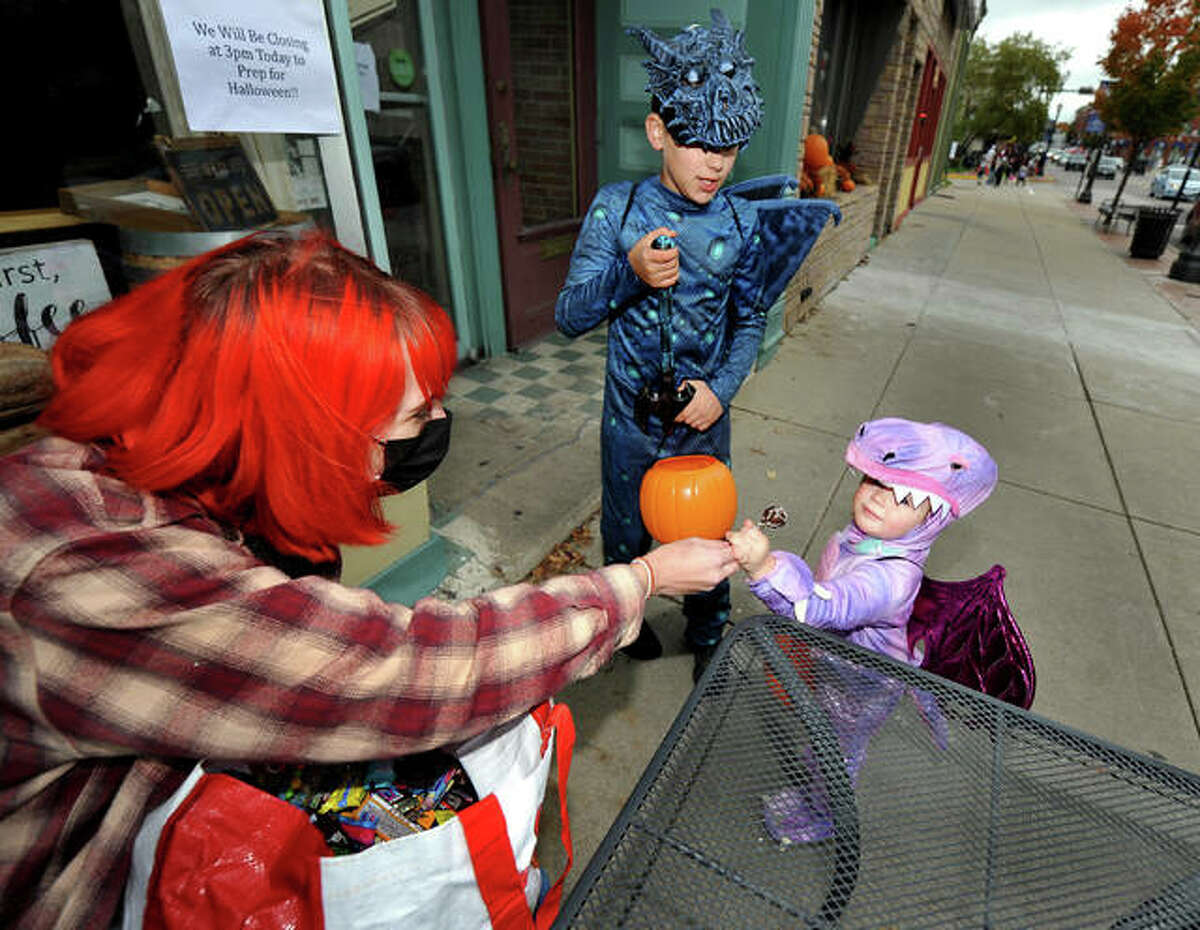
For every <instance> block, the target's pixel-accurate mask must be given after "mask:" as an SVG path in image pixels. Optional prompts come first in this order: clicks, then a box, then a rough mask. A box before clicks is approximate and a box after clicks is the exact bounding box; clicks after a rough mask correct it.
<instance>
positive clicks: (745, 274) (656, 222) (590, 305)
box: [555, 10, 841, 650]
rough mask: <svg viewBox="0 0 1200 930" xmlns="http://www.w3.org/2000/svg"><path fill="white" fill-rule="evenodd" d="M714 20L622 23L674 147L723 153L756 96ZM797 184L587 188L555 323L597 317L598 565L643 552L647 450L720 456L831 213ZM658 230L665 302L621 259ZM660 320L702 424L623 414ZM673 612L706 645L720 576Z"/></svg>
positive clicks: (714, 628) (652, 373) (654, 379)
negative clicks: (768, 339) (706, 408)
mask: <svg viewBox="0 0 1200 930" xmlns="http://www.w3.org/2000/svg"><path fill="white" fill-rule="evenodd" d="M712 20H713V25H712V28H711V29H704V28H702V27H699V26H691V27H689V28H688V29H686V30H684V32H682V33H680V35H678V36H676V37H675V39H673V40H672V41H671V42H664V41H663V40H661V39H659V38H658V37H657V36H656V35H655V34H654V33H653V32H650V31H649V30H647V29H644V28H639V29H635V30H630V31H631V33H633V34H635V35H637V36H638V37H639V38H640V39H641V40H642V43H643V44H644V45H645V47H646V49H647V51H648V52H649V53H650V55H651V60H650V61H648V62H646V63H645V64H646V68H647V70H648V71H649V73H650V79H651V80H650V84H649V86H648V87H647V90H649V91H650V92H651V93H652V94H653V95H654V97H655V98H656V99H657V101H658V104H659V106H660V108H661V114H662V116H663V119H664V122H666V124H667V128H668V130H669V131H670V133H671V135H672V137H673V138H674V139H675V141H676V143H677V144H679V145H685V146H686V145H702V146H707V147H710V148H716V149H723V148H728V147H730V146H733V145H745V143H746V142H747V141H748V140H749V137H750V135H751V134H753V132H754V130H755V129H757V128H758V125H759V122H760V121H761V117H760V114H761V105H762V104H761V99H760V98H759V96H758V87H757V85H755V84H754V82H753V79H752V78H751V77H750V66H751V65H752V64H753V59H751V58H748V57H747V56H746V54H745V51H744V49H743V48H742V34H741V33H740V32H736V33H735V32H734V31H733V30H732V28H731V27H730V25H729V22H728V20H727V19H726V18H725V16H724V14H722V13H721V11H719V10H713V11H712ZM797 187H798V185H797V182H796V180H795V179H794V178H790V177H787V176H783V175H779V176H773V177H766V178H760V179H757V180H753V181H747V182H745V183H743V184H738V185H734V186H731V187H729V188H726V189H725V190H724V191H721V192H719V193H718V194H717V195H716V196H715V197H714V198H713V199H712V200H711V201H710V202H709V203H707V204H697V203H694V202H693V201H691V200H689V199H688V198H686V197H683V196H681V195H679V194H677V193H675V192H673V191H671V190H670V189H669V188H667V187H665V186H664V185H663V184H662V182H661V181H660V180H659V179H658V178H657V177H651V178H646V179H644V180H641V181H637V182H630V181H622V182H618V183H615V184H607V185H605V186H604V187H602V188H601V189H600V191H599V192H598V193H597V194H596V198H595V200H594V201H593V202H592V205H591V207H590V208H589V210H588V214H587V217H586V218H585V220H584V223H583V226H582V228H581V230H580V233H579V238H578V240H577V241H576V243H575V250H574V253H573V254H572V256H571V264H570V269H569V271H568V273H567V280H566V283H565V284H564V286H563V289H562V291H561V293H560V294H559V297H558V303H557V305H556V307H555V321H556V322H557V324H558V328H559V329H560V330H561V331H562V332H563V333H565V334H566V335H568V336H578V335H581V334H582V333H585V332H587V331H588V330H590V329H593V328H594V327H596V326H598V325H600V324H601V323H604V322H607V323H608V364H607V371H606V377H605V385H604V413H603V417H604V419H603V424H602V426H601V434H600V435H601V478H602V510H601V523H600V529H601V534H602V536H603V541H604V560H605V563H606V564H608V563H611V562H628V561H629V560H630V559H632V558H634V557H635V556H638V555H641V554H643V553H644V552H646V551H647V550H648V549H649V547H650V536H649V534H648V533H647V531H646V528H645V526H644V524H643V523H642V518H641V511H640V507H639V502H638V494H639V490H640V488H641V482H642V476H643V475H644V474H645V472H646V471H647V469H649V467H650V466H651V465H652V464H653V463H654V462H655V460H656V459H659V458H664V457H667V456H673V455H689V454H706V455H712V456H714V457H716V458H718V459H720V460H721V461H722V462H724V463H725V464H726V465H730V464H731V463H730V425H729V424H730V414H729V405H730V402H731V401H732V400H733V396H734V395H735V394H736V393H737V390H738V388H739V387H741V384H742V381H743V380H745V378H746V376H747V375H748V374H749V373H750V369H751V367H752V366H753V364H754V360H755V358H756V356H757V353H758V349H759V345H760V343H761V341H762V335H763V329H764V326H765V324H766V316H767V311H768V310H769V309H770V308H771V305H772V304H773V303H774V302H775V300H776V299H777V298H778V297H779V295H780V294H781V293H782V292H783V289H784V287H785V286H786V285H787V282H788V280H789V279H790V278H791V277H792V275H793V274H794V273H795V271H796V269H798V268H799V267H800V264H801V263H802V262H803V261H804V258H805V257H806V256H807V255H808V252H809V250H810V249H811V248H812V246H813V244H814V243H815V242H816V240H817V237H818V236H819V235H820V233H821V230H822V229H823V228H824V227H825V223H826V222H827V220H828V219H829V217H830V216H831V215H832V216H833V217H834V219H835V222H836V221H839V220H840V218H841V214H840V213H839V212H838V210H837V207H836V206H834V204H832V203H830V202H828V201H821V200H799V199H796V197H795V191H796V189H797ZM660 226H666V227H668V228H669V229H671V230H673V231H675V232H676V233H677V236H676V238H675V240H674V243H673V245H674V246H675V247H676V248H678V250H679V280H678V282H677V283H676V284H675V286H674V287H673V289H672V291H673V294H672V295H671V296H669V297H667V296H665V295H664V294H663V293H662V292H661V291H659V290H656V289H654V288H651V287H650V286H649V285H647V284H646V283H645V282H643V281H642V280H641V279H640V278H639V277H638V276H637V275H636V274H635V273H634V271H633V268H632V267H631V266H630V264H629V259H628V253H629V251H630V249H632V248H633V246H634V244H635V243H637V242H638V240H639V239H641V238H642V237H643V236H645V235H646V234H647V233H649V232H651V231H652V230H654V229H657V228H658V227H660ZM668 311H669V312H668ZM664 329H665V332H666V338H667V340H668V344H669V346H670V349H671V352H672V353H673V361H674V366H675V376H676V377H675V380H676V383H679V382H682V381H684V380H688V379H695V380H700V381H704V382H706V383H707V384H708V386H709V388H711V389H712V391H713V393H714V394H715V395H716V396H717V399H718V400H719V401H720V402H721V406H722V407H723V408H724V412H723V413H722V415H721V417H720V418H719V419H718V420H717V421H716V423H714V424H713V425H712V426H711V427H709V428H708V429H707V430H705V431H703V432H698V431H696V430H693V429H691V428H690V427H687V426H684V425H682V424H676V425H675V427H674V428H673V429H672V430H671V431H670V432H669V434H667V435H664V432H665V430H664V424H663V423H662V422H661V420H660V419H659V418H658V417H657V416H653V415H651V416H650V418H649V421H648V423H647V426H646V429H645V431H643V430H642V429H640V428H639V427H638V425H637V423H636V421H635V419H634V399H635V397H636V396H637V394H638V391H639V390H641V389H642V388H643V387H645V386H648V385H655V384H657V383H658V379H659V375H660V373H661V371H662V364H663V357H662V353H661V351H660V347H661V345H662V339H663V333H664ZM683 610H684V615H685V616H686V617H687V629H686V631H685V634H684V637H685V640H686V642H687V645H688V646H689V647H690V648H692V649H693V650H695V649H697V648H698V647H702V646H710V645H712V644H714V643H716V642H717V641H718V640H719V639H720V638H721V633H722V629H723V627H724V624H725V622H726V620H727V619H728V617H729V583H728V582H722V583H721V584H720V585H718V586H717V587H716V588H714V589H712V590H711V591H708V592H705V593H704V594H696V595H691V596H689V597H685V598H684V607H683Z"/></svg>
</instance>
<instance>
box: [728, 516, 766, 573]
mask: <svg viewBox="0 0 1200 930" xmlns="http://www.w3.org/2000/svg"><path fill="white" fill-rule="evenodd" d="M725 538H726V539H727V540H729V546H730V548H731V549H733V557H734V558H735V559H737V561H738V564H739V565H740V566H741V567H742V569H743V570H744V571H745V572H746V574H747V575H749V576H750V580H751V581H757V580H758V579H759V578H761V577H763V575H769V574H770V573H771V572H772V571H773V570H774V568H775V557H774V556H772V555H771V542H770V540H768V539H767V534H766V533H764V532H763V531H762V530H760V529H759V528H758V527H757V526H756V525H755V524H754V521H752V520H746V521H745V522H743V523H742V528H741V529H740V530H730V531H729V532H728V533H726V534H725Z"/></svg>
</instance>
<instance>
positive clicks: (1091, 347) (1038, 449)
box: [431, 181, 1200, 881]
mask: <svg viewBox="0 0 1200 930" xmlns="http://www.w3.org/2000/svg"><path fill="white" fill-rule="evenodd" d="M1160 264H1161V263H1160ZM1165 270H1166V266H1165V265H1164V266H1163V267H1162V268H1161V269H1157V268H1150V267H1149V265H1148V264H1146V263H1139V262H1136V261H1134V260H1131V259H1128V258H1127V257H1124V256H1122V255H1121V254H1120V252H1119V250H1117V249H1115V248H1114V247H1113V243H1112V242H1111V241H1110V240H1107V239H1106V238H1105V237H1103V236H1101V235H1098V234H1097V232H1096V231H1094V230H1093V228H1092V226H1091V216H1090V215H1086V216H1085V215H1083V214H1081V213H1079V212H1078V211H1077V210H1075V209H1073V208H1072V206H1071V205H1070V202H1069V199H1068V198H1067V197H1066V195H1065V191H1064V189H1062V188H1061V187H1060V186H1058V185H1050V184H1046V185H1038V186H1036V187H1033V186H1030V187H1026V188H1019V187H1007V188H1003V189H999V190H997V189H995V188H991V187H986V186H985V187H980V186H977V185H976V184H975V183H974V182H973V181H970V182H956V183H953V184H952V185H951V186H949V187H947V188H945V189H943V191H942V192H940V193H939V194H936V195H934V196H932V197H930V198H928V199H927V200H926V201H925V202H924V203H923V204H922V205H920V206H919V207H918V208H917V209H916V210H914V211H913V212H912V213H910V214H909V216H908V217H907V218H906V219H905V221H904V223H903V226H902V227H901V228H900V229H899V230H898V231H897V232H896V233H894V234H893V235H891V236H890V237H888V238H887V239H885V240H884V241H883V243H882V244H881V245H880V246H879V247H878V248H877V249H876V250H875V251H874V252H872V253H871V254H870V256H869V262H868V263H866V264H864V265H861V266H860V267H858V268H857V269H856V270H855V271H853V272H852V273H851V274H850V275H849V276H848V277H847V278H846V279H845V280H843V281H842V282H841V284H840V285H839V286H838V287H837V288H836V289H835V290H834V291H833V292H832V293H830V294H829V295H827V296H826V297H825V298H824V299H823V300H822V302H821V305H820V308H819V310H818V312H817V313H816V314H815V315H814V316H813V317H811V318H810V319H809V320H807V321H806V322H804V323H803V324H802V325H800V326H799V327H797V329H796V330H795V331H794V332H793V333H792V334H791V335H790V336H788V337H787V338H785V340H784V341H783V343H782V346H781V348H780V350H779V352H778V354H777V355H776V357H775V359H774V360H773V362H772V363H771V364H770V365H769V366H768V367H767V368H766V369H765V370H764V371H761V372H758V373H756V374H755V375H754V376H753V377H752V378H751V379H750V380H749V381H748V382H747V383H746V385H745V386H744V387H743V388H742V390H741V392H740V393H739V394H738V395H737V398H736V399H735V402H734V431H733V433H734V452H733V461H734V474H735V477H736V479H737V483H738V490H739V499H740V501H741V509H742V512H743V514H744V515H745V516H751V517H757V515H758V514H759V513H760V511H761V510H762V508H763V507H764V506H765V505H766V504H768V503H774V502H778V503H781V504H783V506H784V507H785V508H786V509H787V511H788V513H789V515H790V520H789V523H788V525H787V526H786V527H784V528H783V529H781V530H777V531H775V533H774V539H775V542H776V544H777V545H778V546H779V547H780V548H787V549H792V550H794V551H797V552H800V553H802V554H803V555H804V556H805V557H807V558H808V559H809V560H810V562H811V561H813V560H814V559H815V557H816V556H817V555H819V553H820V550H821V548H822V546H823V545H824V542H825V540H826V539H827V538H828V536H829V534H830V533H831V532H833V531H834V530H836V529H838V528H840V527H841V526H843V525H844V524H845V523H846V522H847V520H848V514H849V501H850V496H851V494H852V491H853V488H854V485H855V483H856V479H855V477H854V476H852V475H850V474H849V473H848V471H847V469H846V468H845V466H844V465H843V463H842V452H843V450H844V448H845V444H846V440H847V438H848V436H849V435H850V434H851V432H852V431H853V430H854V429H855V427H856V426H857V425H858V424H859V423H860V422H861V421H863V420H866V419H870V418H873V417H878V416H889V415H895V416H905V417H909V418H911V419H917V420H941V421H944V422H947V423H950V424H953V425H955V426H957V427H959V428H961V429H963V430H965V431H966V432H968V433H970V434H971V435H973V436H975V437H976V438H978V439H979V440H980V441H982V442H983V443H984V444H985V445H986V446H987V447H988V449H989V450H990V451H991V453H992V455H993V456H994V457H995V459H996V460H997V462H998V463H999V468H1000V484H999V486H998V488H997V490H996V492H995V494H994V495H993V496H992V498H991V499H990V500H989V501H988V502H987V503H986V504H984V505H983V506H982V507H981V508H980V509H979V510H978V511H976V512H975V513H973V514H971V515H970V516H969V517H968V518H967V519H965V520H964V521H963V522H962V523H961V524H957V525H954V526H951V527H950V528H949V529H948V530H947V531H946V532H945V533H944V534H943V535H942V538H941V539H940V540H939V542H938V544H937V545H936V546H935V548H934V550H933V552H932V555H931V557H930V560H929V563H928V565H927V566H926V569H927V573H928V574H929V575H931V576H933V577H937V578H943V579H960V578H966V577H970V576H974V575H977V574H979V573H981V572H983V571H985V570H986V569H987V568H989V567H990V566H991V565H992V564H994V563H997V562H999V563H1001V564H1003V565H1004V566H1005V567H1006V568H1007V569H1008V572H1009V574H1008V581H1007V584H1006V590H1007V594H1008V597H1009V601H1010V603H1011V605H1012V608H1013V611H1014V613H1015V615H1016V617H1017V619H1018V622H1019V623H1020V625H1021V628H1022V629H1023V630H1024V632H1025V634H1026V637H1027V638H1028V640H1029V644H1030V647H1031V649H1032V652H1033V656H1034V661H1035V663H1036V666H1037V674H1038V689H1037V696H1036V700H1035V702H1034V706H1033V709H1034V711H1035V712H1036V713H1039V714H1041V715H1043V716H1046V717H1049V718H1051V719H1053V720H1057V721H1060V722H1063V723H1065V724H1067V725H1069V726H1071V727H1075V728H1077V729H1080V730H1083V731H1085V732H1088V733H1092V734H1094V735H1096V736H1099V737H1101V738H1103V739H1106V740H1109V741H1112V742H1114V743H1117V744H1119V745H1122V746H1125V747H1128V748H1130V749H1134V750H1137V751H1140V752H1144V753H1150V754H1152V755H1154V756H1156V757H1158V758H1163V759H1166V760H1167V761H1169V762H1171V763H1173V764H1175V765H1179V766H1181V767H1183V768H1187V769H1190V770H1193V771H1197V770H1200V730H1198V725H1197V708H1196V700H1197V698H1198V697H1200V623H1197V619H1198V615H1200V467H1198V465H1197V463H1198V462H1200V431H1198V430H1197V426H1198V424H1200V338H1198V337H1200V334H1198V332H1197V321H1198V320H1200V286H1185V287H1183V288H1174V289H1172V288H1167V290H1166V292H1164V289H1163V287H1162V286H1161V281H1159V280H1158V279H1159V278H1160V277H1162V276H1163V275H1165ZM456 415H457V410H456ZM518 419H519V418H518ZM469 430H470V427H469V425H467V424H463V423H462V422H461V420H456V439H455V442H456V444H458V445H459V446H463V445H466V446H471V447H472V448H471V451H472V452H473V453H474V454H475V457H476V459H479V458H480V457H481V456H482V454H483V452H484V451H486V452H487V457H488V458H489V459H491V460H495V459H497V458H501V459H503V460H504V462H505V463H506V466H505V467H506V468H507V469H508V471H506V473H505V474H504V475H502V476H501V477H500V478H497V479H496V480H494V481H491V482H490V483H485V484H486V487H484V486H483V484H480V488H479V490H478V493H475V492H468V491H467V490H464V489H465V488H466V487H467V485H469V484H470V480H469V479H470V478H471V474H472V472H471V468H472V467H474V466H472V465H471V464H470V463H468V462H466V461H465V459H466V458H467V456H466V454H465V450H464V449H462V448H459V450H458V453H457V454H458V455H459V456H460V458H459V459H458V460H457V461H456V463H453V464H451V466H450V467H449V468H448V469H447V470H446V471H445V473H441V472H440V473H439V476H438V477H437V478H435V481H434V483H433V484H432V485H431V494H432V497H433V500H434V505H435V511H436V509H437V508H438V507H439V506H440V507H442V509H443V511H444V512H445V513H446V514H448V515H450V518H449V519H447V520H446V521H445V524H444V525H443V526H442V527H439V529H440V530H442V531H444V532H446V534H447V537H448V538H450V539H451V540H452V541H453V542H456V543H457V544H458V545H459V546H461V550H459V551H460V552H461V553H462V554H463V555H462V559H461V561H460V564H459V565H458V567H457V569H456V572H455V573H454V574H453V575H452V576H451V577H450V578H449V579H448V580H447V582H446V585H445V590H446V591H447V593H455V594H469V593H474V590H480V589H482V588H483V587H488V586H493V585H495V584H497V583H501V582H502V581H503V580H517V578H519V577H521V576H522V575H523V574H524V573H525V572H527V571H528V570H529V568H531V567H532V566H533V565H534V564H536V563H537V561H539V560H540V559H541V557H542V556H543V555H544V554H545V553H546V552H547V550H548V549H549V548H550V545H552V544H553V542H555V541H557V540H559V539H562V538H564V537H565V536H566V535H567V533H568V532H569V531H570V530H571V529H572V528H573V527H574V526H576V525H577V524H579V523H584V524H585V526H586V529H585V531H584V532H583V533H581V534H577V543H578V537H579V536H586V533H587V531H588V530H590V531H591V532H592V533H593V534H595V533H596V528H595V522H594V520H592V521H590V522H589V521H588V519H587V518H588V515H589V514H591V513H593V512H594V510H595V507H596V506H597V503H598V500H599V450H598V421H597V420H596V419H595V418H594V417H591V418H589V417H586V416H582V417H575V418H573V419H572V421H571V422H566V423H547V422H538V423H521V422H518V420H514V421H513V422H511V423H502V424H498V425H497V424H494V425H493V428H492V430H491V432H489V433H488V434H487V436H486V437H485V438H484V439H482V440H480V439H478V438H475V439H473V438H472V437H471V434H470V432H469ZM514 444H517V445H519V446H520V447H521V448H519V449H517V450H514V449H513V445H514ZM483 446H486V450H485V449H484V448H483ZM452 455H453V454H452ZM478 470H479V469H476V471H478ZM514 511H519V515H518V516H516V517H514V516H513V512H514ZM489 521H490V522H489ZM535 527H536V529H534V528H535ZM576 548H579V545H577V546H576ZM583 548H584V556H585V558H586V560H587V562H588V564H592V565H595V564H599V548H598V541H596V540H594V539H593V542H592V544H591V545H590V546H584V547H583ZM472 589H474V590H472ZM734 599H735V600H734V603H735V611H734V620H735V622H736V620H737V619H739V618H745V617H747V616H750V615H753V614H755V613H759V612H761V611H760V609H759V607H758V604H757V601H755V600H754V599H753V598H752V597H751V596H750V595H749V594H748V592H747V591H746V588H745V585H744V583H743V582H742V581H741V580H739V579H735V583H734ZM648 617H649V620H650V622H651V623H652V624H653V626H654V627H655V629H656V630H657V631H658V632H659V634H660V636H661V637H662V638H663V641H664V644H665V645H666V647H667V653H668V654H667V656H666V657H664V658H663V659H661V660H659V661H656V662H652V663H635V662H632V661H630V660H628V659H626V658H624V657H622V656H618V657H617V658H616V659H615V660H614V661H613V662H612V663H611V664H610V665H609V666H608V667H607V668H606V669H605V670H604V671H603V672H601V673H600V674H598V675H596V676H595V677H594V678H592V679H589V680H587V681H584V682H580V683H578V684H576V685H574V686H572V687H571V688H569V689H568V690H567V691H566V692H565V693H564V694H563V695H562V698H563V699H564V700H565V701H566V702H567V703H568V704H569V705H570V706H571V708H572V710H573V711H574V713H575V717H576V720H577V724H578V732H579V745H578V748H577V751H576V755H575V765H574V769H573V774H572V777H571V790H570V803H571V811H572V818H573V826H574V828H575V834H576V847H575V849H576V863H577V866H576V868H575V870H574V872H573V876H572V881H573V880H574V878H577V877H578V875H579V874H580V872H581V871H582V866H583V865H584V864H586V862H587V860H588V858H589V857H590V856H591V855H592V853H593V852H594V851H595V849H596V846H597V845H598V844H599V842H600V840H601V839H602V838H603V836H604V833H605V832H606V831H607V829H608V827H609V825H610V824H611V823H612V821H613V820H614V818H615V817H616V815H617V813H618V812H619V810H620V808H621V806H622V804H623V803H624V801H625V799H626V797H627V795H628V793H629V792H630V791H631V789H632V788H633V786H634V785H635V784H636V782H637V779H638V777H639V775H640V773H641V772H642V770H643V768H644V767H645V765H646V763H647V762H648V761H649V760H650V758H651V756H652V755H653V753H654V750H655V749H656V748H657V746H658V744H659V742H660V740H661V739H662V737H663V735H664V734H665V733H666V731H667V729H668V727H669V726H670V723H671V721H672V720H673V719H674V716H675V714H676V713H677V711H678V710H679V708H680V707H681V705H682V704H683V701H684V699H685V698H686V696H687V694H688V692H689V691H690V689H691V657H690V655H689V654H687V653H685V652H684V651H683V648H682V644H681V642H680V637H681V634H682V629H683V621H682V617H681V616H680V614H679V605H678V604H676V603H673V602H672V601H670V600H666V599H661V598H659V599H655V600H653V601H651V604H650V610H649V612H648ZM550 807H551V805H547V812H549V809H550ZM550 819H553V818H550ZM553 829H554V828H553V826H552V824H551V823H549V822H548V823H547V824H546V830H544V834H545V835H552V831H553ZM551 845H553V844H551ZM546 858H547V859H548V860H549V864H551V865H553V864H554V862H555V857H554V855H553V853H548V854H547V856H546Z"/></svg>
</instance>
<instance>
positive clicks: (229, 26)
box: [159, 0, 342, 133]
mask: <svg viewBox="0 0 1200 930" xmlns="http://www.w3.org/2000/svg"><path fill="white" fill-rule="evenodd" d="M159 2H160V4H161V6H162V13H163V21H164V23H165V25H166V31H167V38H168V40H169V42H170V44H171V52H172V54H173V55H174V58H175V71H176V73H177V74H178V76H179V87H180V91H181V92H182V94H183V107H184V112H185V113H186V115H187V123H188V127H189V128H190V129H192V130H194V131H197V132H199V131H219V132H299V133H337V132H341V129H342V120H341V111H340V108H339V105H338V93H337V80H336V78H335V76H334V69H333V55H332V53H331V52H330V48H329V31H328V29H327V27H326V24H325V9H324V6H323V5H322V3H321V0H273V2H272V3H270V4H258V3H246V2H245V0H159Z"/></svg>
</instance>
